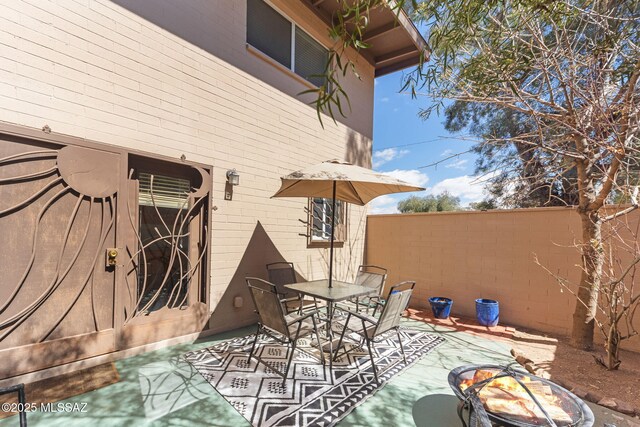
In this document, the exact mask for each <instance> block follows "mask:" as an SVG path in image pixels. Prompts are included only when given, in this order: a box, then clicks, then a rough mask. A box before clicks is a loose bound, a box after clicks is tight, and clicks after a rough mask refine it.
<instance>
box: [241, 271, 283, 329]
mask: <svg viewBox="0 0 640 427" xmlns="http://www.w3.org/2000/svg"><path fill="white" fill-rule="evenodd" d="M246 280H247V286H249V291H250V292H251V298H252V299H253V303H254V304H255V306H256V310H257V313H258V317H259V319H260V323H261V324H262V325H263V326H265V327H267V328H269V329H272V330H274V331H276V332H280V333H281V334H283V335H285V336H287V337H288V336H289V328H288V327H287V322H286V320H285V318H284V311H283V309H282V304H281V303H280V298H279V297H278V292H277V290H276V286H275V285H274V284H273V283H269V282H267V281H266V280H262V279H258V278H257V277H247V278H246Z"/></svg>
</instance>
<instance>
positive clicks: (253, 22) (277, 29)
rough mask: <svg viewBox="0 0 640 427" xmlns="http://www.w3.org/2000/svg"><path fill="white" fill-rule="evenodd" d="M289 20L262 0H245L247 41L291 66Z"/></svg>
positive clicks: (286, 65)
mask: <svg viewBox="0 0 640 427" xmlns="http://www.w3.org/2000/svg"><path fill="white" fill-rule="evenodd" d="M291 30H292V26H291V22H289V20H287V18H285V17H284V16H282V15H280V14H279V13H278V12H276V11H275V10H274V9H273V8H271V7H269V5H267V4H266V3H265V2H264V1H262V0H247V43H249V44H250V45H251V46H253V47H255V48H256V49H258V50H259V51H260V52H262V53H264V54H266V55H269V56H270V57H271V58H273V59H275V60H276V61H278V62H279V63H280V64H282V65H284V66H285V67H287V68H291Z"/></svg>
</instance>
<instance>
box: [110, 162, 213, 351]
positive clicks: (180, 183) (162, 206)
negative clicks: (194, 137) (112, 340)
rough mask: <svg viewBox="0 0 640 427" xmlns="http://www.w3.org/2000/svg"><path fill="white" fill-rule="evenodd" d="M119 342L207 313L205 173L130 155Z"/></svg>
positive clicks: (180, 331)
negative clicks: (121, 320)
mask: <svg viewBox="0 0 640 427" xmlns="http://www.w3.org/2000/svg"><path fill="white" fill-rule="evenodd" d="M129 160H130V163H129V173H128V175H129V176H128V178H129V179H128V191H129V195H128V203H127V217H128V219H129V221H128V222H129V224H128V227H127V228H128V232H127V233H126V236H127V237H126V248H125V253H126V256H125V260H126V261H125V265H124V266H123V267H124V272H123V275H124V288H125V291H124V301H123V306H122V307H123V310H124V311H123V313H122V314H123V322H122V323H123V327H122V333H121V334H120V344H119V346H120V347H121V348H125V347H130V346H132V345H139V344H143V343H147V342H154V341H158V340H161V339H166V338H170V337H174V336H179V335H184V334H188V333H192V332H198V331H201V330H202V329H203V326H204V325H205V323H206V320H207V314H208V310H207V306H206V289H205V288H206V286H204V285H205V284H206V283H207V280H206V275H207V274H208V273H207V272H208V269H207V264H208V257H207V253H208V239H209V236H208V223H207V218H208V199H209V185H210V175H209V173H208V172H207V171H206V170H204V169H202V168H199V167H192V166H186V165H176V164H169V163H167V162H162V161H158V160H152V159H148V158H142V157H140V156H130V158H129Z"/></svg>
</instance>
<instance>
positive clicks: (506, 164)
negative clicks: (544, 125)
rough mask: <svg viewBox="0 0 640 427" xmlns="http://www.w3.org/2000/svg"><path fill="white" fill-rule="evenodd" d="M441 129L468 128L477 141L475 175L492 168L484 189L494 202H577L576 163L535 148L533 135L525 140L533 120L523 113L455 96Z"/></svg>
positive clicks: (509, 205) (507, 204)
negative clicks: (573, 163) (456, 99)
mask: <svg viewBox="0 0 640 427" xmlns="http://www.w3.org/2000/svg"><path fill="white" fill-rule="evenodd" d="M444 124H445V129H447V130H448V131H449V132H453V133H459V132H463V131H464V132H467V133H469V134H470V135H472V136H474V137H477V138H478V139H479V142H478V143H476V144H475V145H474V147H473V151H474V152H475V153H476V154H477V155H478V159H477V161H476V171H475V173H476V174H477V175H485V174H488V173H491V179H488V183H487V184H488V185H487V189H488V191H489V193H490V194H491V196H492V198H493V202H495V203H498V204H499V205H500V206H503V207H507V208H529V207H540V206H570V205H577V204H578V187H577V181H576V180H577V174H576V169H575V167H573V166H571V165H569V166H568V167H567V164H566V162H564V161H563V159H562V158H558V157H556V156H553V155H550V154H549V153H547V152H546V151H545V150H543V149H539V148H538V147H537V146H536V144H535V143H534V142H535V138H534V137H532V138H528V140H527V142H526V143H524V142H522V141H521V140H520V139H521V138H524V137H523V135H528V134H531V132H532V131H533V129H534V128H535V123H534V122H533V120H532V119H531V118H530V117H528V116H527V115H525V114H523V113H521V112H518V111H513V110H509V109H506V108H496V107H495V106H493V105H486V104H482V103H470V102H463V101H456V102H454V103H453V104H451V105H449V106H447V107H446V109H445V123H444Z"/></svg>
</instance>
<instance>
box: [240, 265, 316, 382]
mask: <svg viewBox="0 0 640 427" xmlns="http://www.w3.org/2000/svg"><path fill="white" fill-rule="evenodd" d="M246 281H247V286H248V287H249V291H250V293H251V298H252V299H253V303H254V304H255V306H256V312H257V314H258V329H257V331H256V337H255V339H254V341H253V345H252V346H251V352H250V353H249V358H248V361H249V363H251V357H255V358H256V359H257V360H258V361H260V362H262V363H263V364H265V365H266V366H268V367H269V368H270V369H272V370H273V371H274V372H276V373H278V374H279V375H280V376H282V377H283V382H284V381H285V380H286V379H287V374H288V373H289V367H290V366H291V361H292V360H293V353H294V352H295V350H296V345H297V341H298V340H299V339H300V338H303V337H306V336H309V335H311V334H315V337H316V340H317V341H318V350H319V352H320V360H321V362H322V365H323V366H324V364H325V360H324V356H323V353H322V342H321V341H320V335H319V334H318V321H317V320H316V314H317V313H318V311H317V310H314V311H311V312H308V313H306V314H304V315H292V314H289V315H287V314H285V312H284V309H283V306H282V303H281V301H280V295H279V294H278V292H277V287H276V285H275V284H273V283H269V282H267V281H266V280H263V279H259V278H257V277H247V278H246ZM261 333H264V334H266V335H268V336H269V337H271V338H273V339H275V340H276V341H279V342H281V343H282V344H285V345H286V346H287V353H286V355H285V358H286V359H287V365H286V368H285V371H284V372H281V371H280V370H278V369H276V368H275V367H273V366H271V365H269V364H267V363H266V362H265V361H264V360H262V359H261V358H260V356H258V355H257V354H255V355H254V351H255V349H256V343H257V342H258V337H259V335H260V334H261ZM289 351H291V354H289Z"/></svg>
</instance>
